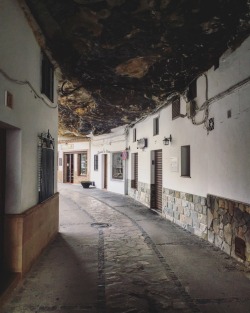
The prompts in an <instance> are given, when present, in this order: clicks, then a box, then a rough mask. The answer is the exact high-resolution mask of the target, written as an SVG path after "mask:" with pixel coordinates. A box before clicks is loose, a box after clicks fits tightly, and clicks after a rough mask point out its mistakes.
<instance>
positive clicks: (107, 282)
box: [0, 185, 250, 313]
mask: <svg viewBox="0 0 250 313" xmlns="http://www.w3.org/2000/svg"><path fill="white" fill-rule="evenodd" d="M59 191H60V233H59V234H58V236H57V238H56V239H55V240H54V241H53V242H52V244H51V245H50V246H49V247H48V248H47V249H46V250H45V251H44V253H43V254H42V256H41V257H40V258H39V260H38V261H37V262H36V264H35V265H34V266H33V267H32V269H31V271H30V272H29V274H28V275H27V276H26V277H25V279H24V280H23V282H22V283H21V284H20V285H19V286H18V288H17V289H16V290H15V291H14V292H13V295H12V296H11V298H10V299H9V301H8V302H7V303H6V305H5V306H4V307H3V308H1V309H0V311H1V312H2V313H35V312H39V313H40V312H44V313H45V312H52V313H83V312H85V313H86V312H89V313H113V312H114V313H120V312H123V313H160V312H171V313H175V312H176V313H177V312H185V313H189V312H190V313H193V312H203V313H217V312H218V313H223V312H227V313H249V312H250V273H249V271H248V270H247V269H246V268H244V267H243V266H242V265H241V264H238V263H237V262H236V261H234V260H233V259H231V258H230V257H228V256H227V255H226V254H224V253H223V252H222V251H220V250H218V249H217V248H215V247H214V246H212V245H210V244H209V243H207V242H205V241H203V240H201V239H199V238H198V237H196V236H194V235H192V234H190V233H188V232H187V231H185V230H183V229H181V228H179V227H178V226H176V225H174V224H172V223H170V222H169V221H167V220H165V219H162V218H161V217H160V216H159V215H157V214H155V213H154V212H153V211H152V210H150V209H148V208H146V207H145V206H143V205H142V204H140V203H138V202H136V201H134V200H132V199H131V198H129V197H127V196H121V195H117V194H114V193H110V192H107V191H102V190H98V189H83V188H82V187H81V186H79V185H60V190H59Z"/></svg>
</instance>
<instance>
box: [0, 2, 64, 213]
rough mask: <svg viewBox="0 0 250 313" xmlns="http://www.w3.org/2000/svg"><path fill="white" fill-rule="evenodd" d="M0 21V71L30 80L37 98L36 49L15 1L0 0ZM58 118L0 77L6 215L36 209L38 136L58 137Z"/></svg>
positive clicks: (38, 54)
mask: <svg viewBox="0 0 250 313" xmlns="http://www.w3.org/2000/svg"><path fill="white" fill-rule="evenodd" d="M0 21H1V27H0V42H1V49H0V68H1V69H2V70H3V71H5V72H6V73H7V74H8V76H10V77H11V78H13V79H16V80H22V81H29V82H30V83H31V84H32V86H33V87H34V88H35V90H36V91H37V92H38V94H40V86H41V57H42V55H41V49H40V47H39V45H38V44H37V42H36V40H35V37H34V35H33V32H32V30H31V29H30V27H29V25H28V22H27V21H26V19H25V16H24V13H23V11H22V10H21V9H20V7H19V6H18V3H17V1H16V0H1V6H0ZM54 86H55V91H54V104H53V103H50V101H49V100H48V99H46V100H47V101H48V103H50V104H51V105H53V106H54V105H56V103H57V97H56V86H57V83H56V81H55V84H54ZM6 90H8V91H9V92H11V93H12V95H13V99H14V100H13V102H14V105H13V109H10V108H8V107H6V106H5V91H6ZM45 98H46V97H45ZM57 114H58V112H57V108H55V109H52V108H49V107H48V106H47V105H46V104H44V103H43V102H42V101H41V100H40V99H38V98H36V97H35V96H34V93H33V92H32V91H31V89H30V87H29V86H27V85H18V84H16V83H14V82H11V81H9V80H7V79H6V78H4V77H3V75H2V74H1V73H0V122H1V123H5V127H6V128H8V134H7V142H8V143H7V169H8V171H7V191H6V192H7V199H6V202H7V205H6V213H20V212H23V211H25V210H26V209H28V208H30V207H31V206H33V205H35V204H37V202H38V190H37V186H38V178H37V142H38V141H37V136H38V134H39V133H41V132H43V131H48V129H49V130H50V133H51V135H52V136H53V137H54V138H55V139H56V138H57V124H58V121H57V119H58V118H57ZM56 146H57V140H56ZM55 164H56V153H55ZM55 186H56V166H55Z"/></svg>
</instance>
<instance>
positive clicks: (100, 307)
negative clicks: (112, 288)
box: [64, 196, 111, 313]
mask: <svg viewBox="0 0 250 313" xmlns="http://www.w3.org/2000/svg"><path fill="white" fill-rule="evenodd" d="M64 197H65V198H67V199H68V200H70V201H72V202H73V203H74V204H75V205H76V207H78V208H79V209H80V210H81V211H83V212H84V213H86V215H87V216H88V217H89V218H90V219H91V220H92V221H93V223H91V227H94V228H97V229H98V286H97V312H98V313H106V297H105V259H104V233H103V230H102V228H105V227H110V226H111V224H108V223H99V222H97V221H96V220H95V218H94V217H93V216H92V215H91V214H90V213H89V212H88V211H86V210H85V209H83V208H82V207H81V206H80V205H79V204H78V203H77V202H75V201H73V200H72V199H71V198H68V197H66V196H64Z"/></svg>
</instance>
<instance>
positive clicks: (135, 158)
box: [131, 153, 138, 190]
mask: <svg viewBox="0 0 250 313" xmlns="http://www.w3.org/2000/svg"><path fill="white" fill-rule="evenodd" d="M131 188H134V189H136V190H138V153H133V154H132V180H131Z"/></svg>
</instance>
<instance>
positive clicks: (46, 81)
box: [41, 53, 54, 102]
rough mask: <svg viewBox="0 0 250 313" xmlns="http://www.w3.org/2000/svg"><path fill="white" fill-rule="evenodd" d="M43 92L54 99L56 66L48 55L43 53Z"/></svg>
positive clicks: (50, 98) (51, 99)
mask: <svg viewBox="0 0 250 313" xmlns="http://www.w3.org/2000/svg"><path fill="white" fill-rule="evenodd" d="M41 92H42V93H43V94H45V95H46V96H47V97H48V98H49V100H50V101H51V102H53V101H54V68H53V65H52V64H51V63H50V60H49V59H48V57H47V56H46V55H45V54H44V53H43V55H42V88H41Z"/></svg>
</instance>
